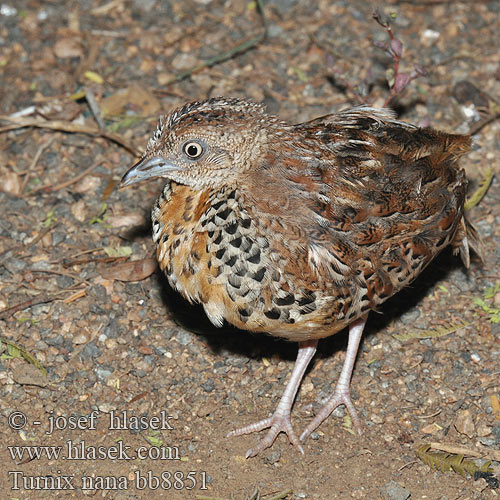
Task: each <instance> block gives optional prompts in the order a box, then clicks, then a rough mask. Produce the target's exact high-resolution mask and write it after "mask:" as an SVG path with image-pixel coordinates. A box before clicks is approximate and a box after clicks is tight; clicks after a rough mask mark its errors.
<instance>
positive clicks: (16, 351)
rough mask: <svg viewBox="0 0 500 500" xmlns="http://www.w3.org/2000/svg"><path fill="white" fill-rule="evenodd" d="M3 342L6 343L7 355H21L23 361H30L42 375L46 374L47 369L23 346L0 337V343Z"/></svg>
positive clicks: (14, 356)
mask: <svg viewBox="0 0 500 500" xmlns="http://www.w3.org/2000/svg"><path fill="white" fill-rule="evenodd" d="M2 342H3V343H5V344H6V345H7V352H8V355H7V356H9V357H13V358H19V357H22V358H23V359H24V360H25V361H27V362H28V363H30V364H31V365H33V366H36V367H37V368H38V369H39V370H40V371H41V372H42V374H43V375H44V376H47V370H45V368H44V367H43V366H42V365H41V364H40V362H39V361H38V360H37V359H36V358H35V357H34V356H33V355H31V354H30V353H29V352H28V351H27V350H26V349H25V348H24V347H23V346H21V345H18V344H16V343H15V342H12V341H11V340H8V339H6V338H3V337H0V345H1V343H2Z"/></svg>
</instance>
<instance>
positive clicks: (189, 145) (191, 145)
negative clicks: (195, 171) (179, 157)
mask: <svg viewBox="0 0 500 500" xmlns="http://www.w3.org/2000/svg"><path fill="white" fill-rule="evenodd" d="M182 150H183V151H184V154H185V155H186V156H187V157H188V158H190V159H191V160H196V159H197V158H199V157H200V156H201V155H202V154H203V146H202V145H201V144H200V143H199V142H196V141H189V142H186V144H184V146H183V148H182Z"/></svg>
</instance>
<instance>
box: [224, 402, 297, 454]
mask: <svg viewBox="0 0 500 500" xmlns="http://www.w3.org/2000/svg"><path fill="white" fill-rule="evenodd" d="M268 427H270V429H269V431H268V432H267V434H266V435H265V436H264V437H263V438H262V439H261V440H260V441H259V442H258V444H257V446H254V447H253V448H250V449H249V450H248V451H247V452H246V455H245V457H246V458H250V457H255V456H256V455H258V454H259V453H260V452H261V451H262V450H265V449H266V448H269V447H270V446H271V445H272V444H273V443H274V440H275V439H276V437H277V436H278V434H279V433H280V432H284V433H285V434H286V435H287V436H288V439H289V440H290V442H291V443H292V444H293V445H294V446H295V447H296V448H297V449H298V450H299V451H300V452H301V453H302V454H304V449H303V448H302V446H301V444H300V440H299V438H298V437H297V434H295V431H294V430H293V428H292V423H291V421H290V412H285V413H282V412H280V411H279V409H277V410H276V411H275V412H274V414H273V416H272V417H269V418H265V419H264V420H260V421H259V422H255V423H254V424H250V425H246V426H245V427H240V428H239V429H235V430H234V431H231V432H230V433H229V434H228V435H227V437H231V436H241V435H242V434H251V433H252V432H259V431H261V430H263V429H267V428H268Z"/></svg>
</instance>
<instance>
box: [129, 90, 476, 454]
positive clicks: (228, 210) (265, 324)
mask: <svg viewBox="0 0 500 500" xmlns="http://www.w3.org/2000/svg"><path fill="white" fill-rule="evenodd" d="M469 147H470V138H469V137H467V136H463V135H451V134H447V133H444V132H439V131H436V130H433V129H421V128H418V127H415V126H413V125H410V124H407V123H403V122H401V121H397V120H396V119H395V118H394V115H393V113H392V112H391V111H389V110H385V109H374V108H370V107H356V108H352V109H348V110H346V111H342V112H340V113H337V114H331V115H326V116H323V117H320V118H317V119H315V120H311V121H309V122H306V123H301V124H297V125H291V124H289V123H286V122H284V121H282V120H281V119H279V118H278V117H276V116H272V115H269V114H267V113H266V112H265V110H264V108H263V106H262V105H260V104H256V103H254V102H252V101H249V100H245V99H235V98H224V97H220V98H212V99H208V100H205V101H200V102H191V103H188V104H186V105H184V106H182V107H180V108H178V109H176V110H174V111H173V112H171V113H170V114H169V115H168V116H166V117H164V118H162V119H161V120H160V122H159V124H158V127H157V129H156V131H155V132H154V134H153V136H152V137H151V139H150V141H149V143H148V146H147V150H146V153H145V154H144V156H143V158H142V159H141V160H140V161H139V162H138V163H137V164H136V165H134V166H133V167H132V168H131V169H130V170H129V171H128V172H127V173H126V174H125V175H124V176H123V179H122V186H129V185H131V184H134V183H136V182H139V181H142V180H147V179H151V178H155V177H161V178H164V179H165V181H166V184H165V187H164V188H163V191H162V193H161V195H160V197H159V198H158V200H157V202H156V204H155V205H154V207H153V210H152V221H153V239H154V241H155V242H156V244H157V257H158V261H159V264H160V267H161V269H162V270H163V271H164V272H165V274H166V276H167V278H168V281H169V283H170V285H171V286H172V287H173V288H174V289H175V290H177V291H178V292H180V293H181V294H182V295H183V296H184V297H185V298H186V299H188V300H189V301H191V302H199V303H201V304H202V305H203V307H204V309H205V312H206V314H207V316H208V317H209V319H210V320H211V321H212V323H213V324H214V325H216V326H221V325H222V324H223V322H224V320H225V321H227V322H228V323H231V324H232V325H234V326H236V327H238V328H241V329H243V330H248V331H251V332H266V333H268V334H270V335H273V336H277V337H282V338H285V339H288V340H290V341H295V342H298V345H299V351H298V356H297V360H296V362H295V366H294V368H293V371H292V374H291V377H290V380H289V381H288V384H287V386H286V388H285V390H284V392H283V395H282V397H281V400H280V401H279V403H278V406H277V408H276V411H275V412H274V413H273V415H272V416H271V417H269V418H266V419H264V420H261V421H259V422H257V423H254V424H251V425H248V426H246V427H242V428H240V429H237V430H234V431H232V432H230V433H229V435H228V436H236V435H241V434H248V433H251V432H255V431H260V430H263V429H266V428H269V431H268V432H267V434H266V435H265V436H264V437H263V438H262V439H261V440H260V441H259V442H258V444H257V445H256V446H255V447H254V448H252V449H250V450H248V452H247V457H250V456H255V455H257V454H258V453H259V452H261V451H262V450H264V449H265V448H267V447H269V446H271V445H272V443H273V442H274V440H275V438H276V436H277V435H278V434H279V433H280V432H285V433H286V434H287V435H288V438H289V440H290V441H291V442H292V443H293V444H294V445H295V446H296V447H297V448H298V449H299V450H300V451H301V452H302V453H303V449H302V445H301V442H302V441H304V439H306V438H307V436H309V434H311V432H313V431H314V430H315V429H316V428H317V427H318V426H319V425H320V424H321V423H322V422H323V421H324V420H325V419H326V418H327V417H328V416H329V415H330V413H331V412H332V411H333V410H334V409H335V408H336V407H337V406H339V405H345V406H346V407H347V410H348V411H349V413H350V415H351V418H352V422H353V424H354V427H355V428H356V430H357V431H358V432H359V430H360V420H359V417H358V415H357V412H356V410H355V408H354V405H353V404H352V401H351V397H350V380H351V375H352V371H353V366H354V362H355V359H356V353H357V350H358V346H359V342H360V339H361V335H362V332H363V328H364V326H365V323H366V320H367V317H368V313H369V311H370V310H371V309H376V308H377V306H379V305H380V304H382V303H383V302H385V301H386V300H387V299H388V298H390V297H391V296H392V295H394V294H395V293H396V292H398V291H399V290H401V289H402V288H403V287H405V286H406V285H408V284H409V283H411V282H412V281H413V280H414V279H415V278H416V277H417V276H418V275H419V274H420V273H421V272H422V270H423V269H424V268H425V267H426V266H427V265H428V264H429V262H431V260H432V259H433V258H434V257H436V255H437V254H438V253H439V252H440V251H441V250H443V248H445V247H446V246H448V245H452V246H453V247H454V249H456V251H457V252H460V255H461V257H462V260H463V262H464V264H465V265H466V266H467V267H468V266H469V247H472V248H473V249H474V250H476V252H477V253H478V254H480V253H481V246H480V241H479V239H478V236H477V233H476V231H475V230H474V228H473V227H472V226H471V224H470V223H469V222H468V221H467V219H466V218H465V216H464V201H465V193H466V186H467V181H466V178H465V173H464V171H463V170H462V169H460V168H459V167H458V165H457V160H458V159H459V158H460V156H462V155H463V154H464V153H466V152H467V151H468V149H469ZM345 327H349V340H348V346H347V353H346V356H345V361H344V365H343V368H342V371H341V374H340V377H339V379H338V382H337V385H336V387H335V390H334V392H333V393H332V394H331V396H330V397H329V399H328V400H327V401H326V403H325V404H324V406H323V407H322V409H321V410H320V411H319V413H318V414H317V415H316V416H315V418H314V419H313V420H312V421H311V422H310V423H309V425H307V427H306V428H305V430H304V431H303V432H302V434H301V435H300V437H298V436H297V435H296V434H295V432H294V430H293V428H292V425H291V420H290V412H291V408H292V405H293V401H294V399H295V396H296V394H297V390H298V388H299V385H300V383H301V380H302V378H303V376H304V372H305V371H306V368H307V366H308V364H309V362H310V360H311V358H312V357H313V356H314V353H315V351H316V346H317V344H318V339H321V338H323V337H328V336H329V335H333V334H334V333H337V332H339V331H341V330H342V329H343V328H345Z"/></svg>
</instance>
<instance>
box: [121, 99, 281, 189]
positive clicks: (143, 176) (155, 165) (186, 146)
mask: <svg viewBox="0 0 500 500" xmlns="http://www.w3.org/2000/svg"><path fill="white" fill-rule="evenodd" d="M274 122H276V123H278V122H279V120H278V119H277V118H275V117H272V116H270V115H267V114H266V113H265V111H264V108H263V106H262V105H260V104H256V103H254V102H252V101H248V100H244V99H231V98H223V97H218V98H212V99H208V100H206V101H202V102H192V103H188V104H186V105H184V106H182V107H181V108H178V109H176V110H174V111H173V112H171V113H170V114H169V115H168V116H166V117H163V118H162V119H161V120H160V122H159V123H158V126H157V128H156V131H155V132H154V133H153V136H152V137H151V139H150V140H149V143H148V146H147V149H146V153H145V154H144V156H143V157H142V159H141V160H140V161H139V162H138V163H136V164H135V165H134V166H133V167H132V168H130V170H128V171H127V173H126V174H125V175H124V176H123V178H122V181H121V185H122V186H129V185H131V184H135V183H136V182H139V181H142V180H147V179H151V178H154V177H163V178H165V179H168V180H169V181H174V182H177V183H179V184H184V185H188V186H190V187H192V188H193V189H196V190H204V189H209V188H213V189H220V188H223V187H226V186H231V185H234V184H235V183H237V181H238V177H239V176H240V175H242V174H243V173H244V172H245V171H248V170H249V169H252V168H253V167H254V166H255V163H256V162H258V161H259V158H261V157H262V154H263V152H264V151H265V150H266V149H267V143H268V140H267V137H268V135H269V134H268V132H269V130H270V127H271V126H272V125H273V124H274Z"/></svg>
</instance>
